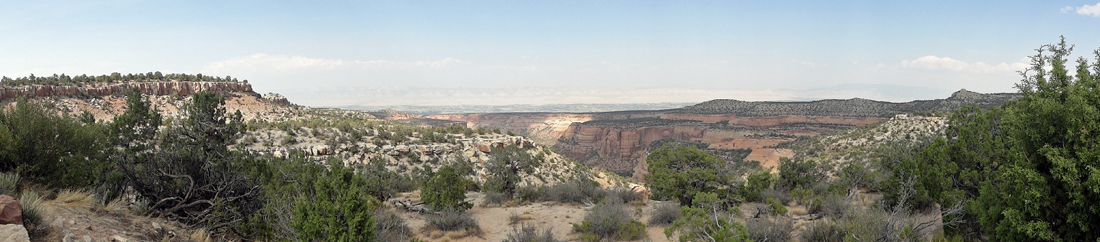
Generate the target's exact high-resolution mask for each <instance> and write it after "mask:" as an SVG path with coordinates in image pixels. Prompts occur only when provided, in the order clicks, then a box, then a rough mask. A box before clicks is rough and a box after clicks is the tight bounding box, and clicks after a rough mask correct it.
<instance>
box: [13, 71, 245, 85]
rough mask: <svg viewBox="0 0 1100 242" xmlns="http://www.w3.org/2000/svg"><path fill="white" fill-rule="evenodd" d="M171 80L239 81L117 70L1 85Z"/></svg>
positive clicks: (214, 77) (49, 77)
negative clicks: (91, 74) (104, 73)
mask: <svg viewBox="0 0 1100 242" xmlns="http://www.w3.org/2000/svg"><path fill="white" fill-rule="evenodd" d="M169 80H177V81H203V82H237V78H233V77H230V76H225V77H219V76H204V75H202V74H196V75H189V74H167V75H165V74H161V73H160V72H159V71H158V72H149V73H137V74H134V73H130V74H126V75H123V74H119V73H118V72H115V73H111V75H99V76H89V75H79V76H68V75H65V74H60V75H58V74H53V76H34V74H31V75H30V76H27V77H17V78H8V77H6V76H5V77H2V78H0V85H5V86H20V85H29V84H37V85H53V86H58V85H73V84H81V83H97V82H98V83H112V82H124V81H137V82H142V81H169ZM244 82H246V83H247V82H248V80H245V81H244Z"/></svg>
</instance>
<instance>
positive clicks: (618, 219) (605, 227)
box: [573, 198, 645, 241]
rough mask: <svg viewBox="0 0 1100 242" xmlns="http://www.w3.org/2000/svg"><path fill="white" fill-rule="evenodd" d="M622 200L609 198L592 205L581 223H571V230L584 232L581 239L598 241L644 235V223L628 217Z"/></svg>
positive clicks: (632, 238)
mask: <svg viewBox="0 0 1100 242" xmlns="http://www.w3.org/2000/svg"><path fill="white" fill-rule="evenodd" d="M622 204H623V201H622V200H618V199H616V198H609V199H605V200H603V201H601V202H600V203H599V204H596V206H595V207H592V211H591V212H588V214H587V215H585V216H584V221H582V222H581V224H573V230H574V231H577V232H580V233H583V234H585V236H582V240H586V241H599V240H601V239H611V240H635V239H640V238H642V237H645V224H642V223H641V222H638V221H636V220H634V219H633V218H631V217H630V212H629V211H627V210H626V208H623V205H622Z"/></svg>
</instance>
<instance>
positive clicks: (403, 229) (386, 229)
mask: <svg viewBox="0 0 1100 242" xmlns="http://www.w3.org/2000/svg"><path fill="white" fill-rule="evenodd" d="M373 218H374V232H375V235H376V237H375V239H374V240H375V241H408V240H409V238H410V237H413V233H412V230H411V229H409V225H408V224H406V223H405V219H402V218H401V216H397V214H394V213H393V212H390V211H389V210H387V209H378V210H376V211H374V215H373Z"/></svg>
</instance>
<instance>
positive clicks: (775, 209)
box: [764, 198, 787, 215]
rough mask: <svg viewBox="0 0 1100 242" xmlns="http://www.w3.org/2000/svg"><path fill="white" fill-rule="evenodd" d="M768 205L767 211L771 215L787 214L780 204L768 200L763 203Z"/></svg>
mask: <svg viewBox="0 0 1100 242" xmlns="http://www.w3.org/2000/svg"><path fill="white" fill-rule="evenodd" d="M764 203H767V204H768V209H770V210H771V211H772V215H784V214H787V206H783V204H782V203H779V201H776V200H774V199H771V198H768V199H767V200H765V201H764Z"/></svg>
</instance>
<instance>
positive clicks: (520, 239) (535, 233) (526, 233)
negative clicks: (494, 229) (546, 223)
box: [506, 223, 558, 242]
mask: <svg viewBox="0 0 1100 242" xmlns="http://www.w3.org/2000/svg"><path fill="white" fill-rule="evenodd" d="M551 230H553V229H552V228H546V230H543V231H542V232H541V233H539V230H538V228H536V227H535V226H534V225H531V224H526V223H524V224H523V225H521V226H520V228H518V229H517V228H516V227H515V226H513V227H512V233H510V234H508V240H506V241H507V242H558V239H555V238H554V234H553V233H550V232H551Z"/></svg>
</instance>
